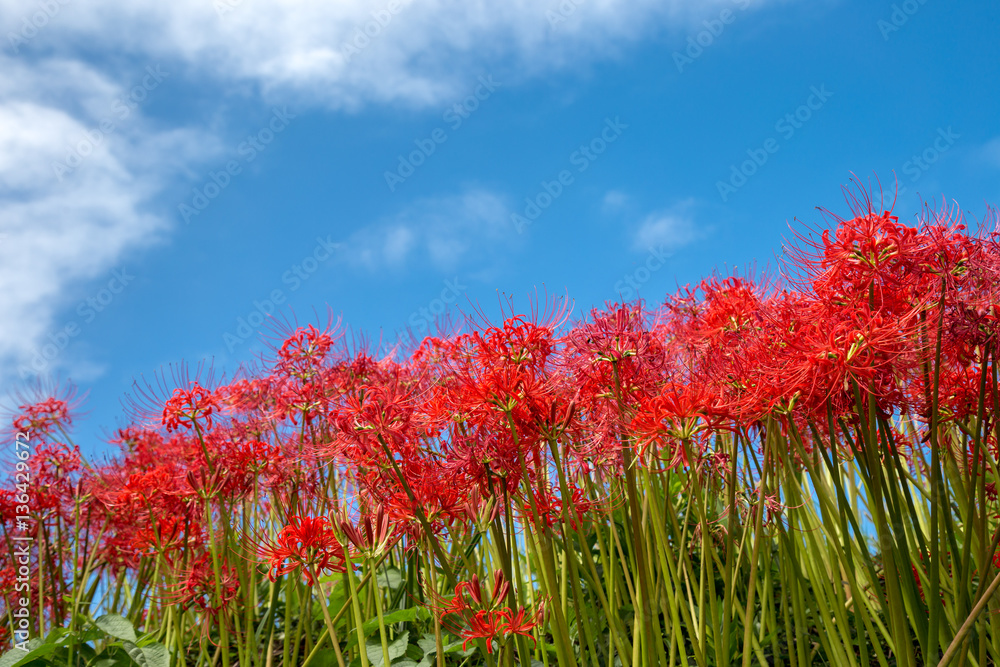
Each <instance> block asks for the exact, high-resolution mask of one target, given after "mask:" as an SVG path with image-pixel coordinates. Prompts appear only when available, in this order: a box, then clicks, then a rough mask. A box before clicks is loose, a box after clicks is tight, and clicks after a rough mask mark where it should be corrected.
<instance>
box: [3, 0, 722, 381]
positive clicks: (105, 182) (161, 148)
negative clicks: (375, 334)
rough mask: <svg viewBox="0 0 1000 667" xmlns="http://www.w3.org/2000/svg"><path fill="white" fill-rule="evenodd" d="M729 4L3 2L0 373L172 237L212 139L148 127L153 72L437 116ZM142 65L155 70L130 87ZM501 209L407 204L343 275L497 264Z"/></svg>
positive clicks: (496, 201) (190, 129)
mask: <svg viewBox="0 0 1000 667" xmlns="http://www.w3.org/2000/svg"><path fill="white" fill-rule="evenodd" d="M731 1H732V0H711V1H709V2H704V1H699V2H696V1H695V0H588V2H586V3H578V4H577V6H576V9H575V10H574V11H573V12H572V15H571V16H568V17H565V18H566V19H567V20H566V21H559V22H558V26H554V25H553V22H552V21H551V20H550V18H549V16H548V14H550V13H551V12H552V11H555V10H558V3H557V2H542V3H540V4H539V3H538V2H536V1H535V0H509V1H508V2H493V1H491V0H468V1H467V2H458V3H456V2H452V1H450V0H343V1H339V2H329V1H328V0H297V1H296V2H294V3H290V2H288V1H287V0H176V1H174V2H160V1H159V0H131V1H130V2H128V3H121V2H118V1H117V0H92V1H90V2H86V3H78V2H68V1H66V0H58V1H57V0H52V1H51V2H46V3H40V2H38V0H0V36H3V37H0V52H2V53H3V55H0V373H4V372H5V371H6V372H9V371H10V369H11V365H10V364H11V362H12V361H13V362H15V363H16V362H17V361H18V360H23V359H25V358H27V357H31V356H32V355H33V354H34V353H35V351H36V350H37V349H38V346H39V345H40V344H41V343H42V341H43V340H44V336H45V335H46V332H47V331H49V327H50V326H51V325H52V324H53V318H54V317H55V314H56V313H57V312H59V310H60V309H61V308H64V307H65V305H66V303H67V301H68V299H69V297H70V296H72V295H71V292H72V291H73V286H74V285H75V284H77V283H79V282H80V281H85V280H92V279H94V278H96V277H99V276H101V275H103V274H106V273H107V272H108V271H110V270H111V269H112V268H113V267H115V266H119V265H121V263H122V260H123V259H124V258H126V257H127V256H128V253H130V252H133V251H135V250H136V249H138V248H140V247H142V246H144V245H148V244H149V243H151V242H153V241H155V240H156V239H157V238H160V237H161V236H163V235H164V234H166V233H168V232H169V230H170V228H171V226H172V225H174V224H175V223H171V222H168V221H166V220H164V219H163V218H161V217H159V216H158V215H157V214H156V213H155V211H153V210H152V209H150V208H149V204H150V202H151V201H153V200H154V199H155V198H156V197H157V196H158V195H159V194H161V193H162V192H163V190H164V188H166V187H168V186H169V185H172V184H173V183H174V182H175V181H176V180H177V178H178V176H177V174H178V173H185V174H188V175H189V174H190V173H192V170H193V169H195V168H197V166H198V164H199V162H200V161H202V160H204V159H207V158H209V157H210V156H213V155H218V154H219V153H220V152H221V148H220V147H221V146H222V145H224V144H225V143H226V141H225V140H224V138H223V137H222V135H224V134H225V130H224V129H223V130H219V129H218V128H215V127H213V128H211V129H208V128H204V123H203V122H202V121H198V122H189V121H187V120H185V119H183V118H181V119H176V118H175V119H174V120H173V121H172V123H173V125H172V126H169V127H165V126H163V125H161V124H157V123H154V122H152V121H151V120H150V119H149V118H148V117H147V116H146V115H145V114H144V113H143V101H144V100H145V99H146V98H147V97H152V96H155V95H157V94H161V93H163V92H164V91H161V90H154V89H153V88H154V87H155V86H154V85H153V84H154V83H155V84H156V86H158V85H159V84H160V82H159V81H155V79H156V77H157V76H160V75H159V74H154V73H155V72H160V71H162V70H166V72H167V74H168V75H169V76H171V77H174V79H172V81H177V82H180V81H184V82H187V83H188V84H190V83H192V82H210V84H211V88H212V89H215V90H218V91H219V92H218V93H217V95H218V97H219V100H220V105H221V104H222V99H223V97H224V96H225V95H230V94H232V92H233V91H244V94H245V95H246V96H247V99H250V100H252V101H261V102H265V103H267V102H271V101H279V102H281V103H286V104H295V105H297V106H298V108H302V109H303V110H307V109H309V108H310V107H312V108H327V109H346V110H352V111H355V110H359V109H361V108H362V107H364V106H365V105H369V104H399V105H405V106H407V107H422V106H436V105H439V104H441V103H442V102H444V101H448V100H449V99H451V98H452V97H454V95H456V94H457V93H460V92H462V91H463V90H464V89H465V87H466V86H467V85H468V81H469V80H470V79H471V78H475V75H477V74H481V73H482V72H483V71H489V72H493V73H496V74H497V75H498V78H499V79H500V80H502V81H504V83H505V85H512V86H513V85H516V84H517V80H518V79H519V78H520V79H524V78H530V77H533V76H538V75H541V74H545V73H547V72H550V71H552V70H554V69H568V68H573V67H579V66H583V65H586V63H588V62H591V61H595V60H599V59H601V58H604V57H607V56H609V55H612V56H613V55H615V54H616V53H617V52H618V50H619V49H620V48H621V46H622V45H626V44H629V43H632V42H634V41H636V40H637V39H639V38H641V37H642V36H643V35H645V34H648V33H651V32H652V31H655V30H658V29H660V28H662V27H684V26H685V25H694V24H695V22H696V21H698V20H701V19H702V18H704V17H705V16H706V15H708V14H709V13H711V12H712V11H713V10H717V7H719V6H722V5H725V4H727V3H729V2H731ZM46 8H47V9H46ZM39 12H41V14H40V13H39ZM42 14H44V16H43V15H42ZM145 62H148V63H152V64H154V65H151V66H152V67H154V68H156V67H162V70H160V69H154V70H153V71H150V70H148V69H147V70H144V71H140V72H139V73H138V77H137V78H136V79H135V80H131V79H130V77H135V73H134V72H131V73H130V72H127V71H125V70H126V68H131V67H133V66H134V64H135V63H145ZM123 63H124V65H123ZM156 63H159V65H155V64H156ZM140 66H142V65H140ZM150 77H152V78H150ZM504 77H506V78H504ZM508 81H509V82H510V83H509V84H508ZM164 85H169V84H164ZM174 94H176V93H174ZM210 94H211V93H210ZM258 97H259V98H262V99H260V100H257V98H258ZM209 101H210V100H209ZM126 110H127V113H126ZM504 210H505V209H504V206H503V203H502V201H501V199H500V198H499V197H498V196H496V195H494V194H491V193H488V192H486V191H482V190H479V191H470V192H467V193H465V194H463V195H458V196H454V197H447V198H443V199H440V200H436V201H424V202H418V203H415V204H414V205H413V206H411V207H410V208H409V209H407V210H406V211H404V212H401V213H400V214H399V216H397V217H396V218H394V219H392V220H388V221H384V222H383V223H381V224H380V225H376V226H374V227H372V228H371V229H369V230H368V231H366V232H363V233H361V234H359V235H358V236H357V238H355V239H353V240H352V243H354V244H355V245H356V246H357V247H358V248H359V249H360V250H359V252H358V254H357V256H356V261H357V262H358V263H359V264H363V265H364V266H367V267H369V268H373V269H379V268H389V267H394V266H403V265H406V264H407V263H409V262H414V261H418V260H419V261H429V262H430V263H432V264H433V265H435V266H437V267H440V268H442V269H444V270H448V269H450V268H451V267H454V266H455V265H457V264H458V263H461V262H463V261H467V260H468V259H469V258H471V257H479V256H482V255H483V253H487V254H488V253H489V252H491V250H489V249H485V250H484V249H483V248H480V247H478V246H477V244H478V243H481V242H484V240H491V242H492V241H494V240H496V239H500V238H503V235H502V234H501V233H500V232H499V231H498V230H499V227H500V226H502V225H503V220H504V215H502V213H501V211H504ZM644 229H645V231H642V232H641V234H642V235H643V238H646V237H650V238H651V237H652V236H656V235H660V236H665V235H669V234H668V232H669V231H670V229H672V228H669V226H667V225H666V224H665V223H663V222H662V221H661V222H660V223H650V224H649V225H647V227H646V228H644ZM677 229H680V228H677ZM677 229H674V231H673V233H674V234H675V235H676V234H677V233H678V232H677ZM494 245H497V246H500V245H502V243H500V242H497V243H494ZM3 383H4V380H2V379H0V384H3Z"/></svg>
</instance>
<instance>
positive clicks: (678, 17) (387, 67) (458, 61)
mask: <svg viewBox="0 0 1000 667" xmlns="http://www.w3.org/2000/svg"><path fill="white" fill-rule="evenodd" d="M59 1H60V0H49V2H50V3H51V4H53V5H56V6H57V7H59V9H58V11H56V12H54V15H53V16H52V17H51V19H49V20H48V21H47V22H46V25H44V26H43V27H41V28H39V29H38V30H37V34H36V35H35V36H34V37H32V38H31V39H30V40H28V41H27V42H26V43H23V44H22V43H18V44H17V45H16V46H17V47H18V48H19V50H20V51H22V52H37V51H39V50H54V51H56V52H57V53H76V52H77V50H78V49H79V48H80V47H81V46H85V45H87V46H89V45H92V44H100V45H101V48H102V49H103V50H105V51H108V52H120V53H123V54H126V55H136V54H142V55H143V56H144V57H153V58H157V59H160V58H163V59H168V60H176V61H179V62H183V63H187V64H188V65H189V66H190V67H191V68H192V69H194V70H198V71H199V72H204V73H207V74H208V75H209V76H213V77H216V78H218V79H219V80H222V81H226V82H230V83H231V82H235V81H247V82H252V83H255V84H259V85H260V86H261V87H262V88H263V90H264V91H266V92H270V93H273V94H279V93H280V94H281V95H282V99H283V100H284V101H290V100H288V99H287V97H288V95H289V94H295V95H297V96H300V97H302V98H305V99H306V100H314V101H316V102H319V103H322V104H326V105H329V106H332V107H337V108H340V107H356V106H357V105H359V104H360V103H362V102H364V101H379V102H405V103H408V104H418V105H420V104H437V103H439V102H440V101H442V99H443V98H446V97H448V96H449V95H451V94H454V93H455V92H456V91H458V90H460V89H461V86H462V85H463V82H464V83H466V84H467V79H468V74H469V72H470V71H475V69H476V68H477V67H482V66H484V65H486V64H490V66H491V67H492V65H493V64H496V63H497V62H498V61H500V60H501V59H505V60H506V61H507V62H508V69H509V71H510V72H511V73H515V72H516V73H523V74H525V75H529V76H530V75H531V74H536V73H538V72H541V71H548V70H550V69H552V68H560V67H566V66H577V65H579V64H580V63H581V62H582V61H586V60H592V59H594V58H599V57H602V56H604V55H607V53H609V52H613V51H614V50H615V49H616V47H617V46H618V45H620V44H621V43H624V42H628V41H634V40H637V39H638V38H640V37H642V35H643V34H645V33H649V32H650V31H652V30H655V29H657V28H658V27H661V26H663V25H664V24H667V25H675V26H676V25H678V24H681V25H688V24H691V23H693V22H694V21H695V20H697V19H701V18H704V17H705V16H708V15H709V14H710V13H711V12H712V11H713V10H714V11H717V9H715V7H717V6H719V5H730V4H732V0H702V1H700V2H696V1H695V0H586V1H581V2H579V3H569V4H570V5H571V6H572V11H569V12H567V11H566V9H565V5H566V4H567V3H562V5H563V6H564V8H563V10H562V13H560V2H557V1H554V0H550V1H545V0H543V1H542V2H539V1H538V0H506V1H505V2H497V1H496V0H464V1H462V2H456V1H455V0H392V1H390V0H337V1H336V2H330V0H172V1H171V2H162V1H161V0H130V1H129V2H128V3H122V2H120V1H119V0H88V2H86V3H83V2H71V0H61V1H62V2H64V3H66V4H65V5H60V4H59ZM38 8H39V5H38V3H37V0H31V1H26V0H0V16H3V17H6V18H4V19H0V34H3V35H7V36H8V39H7V41H8V42H10V41H11V39H10V37H9V35H11V34H14V35H18V33H19V32H20V31H21V30H22V29H23V25H24V24H23V21H24V20H25V18H27V17H30V16H31V15H32V14H34V13H35V12H37V10H38ZM391 9H396V10H397V11H396V12H392V11H390V10H391ZM563 15H565V19H566V20H565V21H553V16H557V17H562V16H563ZM366 30H367V34H366V32H365V31H366ZM8 47H9V48H10V45H8ZM349 47H353V50H352V49H351V48H349Z"/></svg>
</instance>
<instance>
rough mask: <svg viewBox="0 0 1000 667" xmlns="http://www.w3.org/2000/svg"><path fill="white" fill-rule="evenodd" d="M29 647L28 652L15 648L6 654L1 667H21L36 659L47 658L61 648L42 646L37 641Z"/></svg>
mask: <svg viewBox="0 0 1000 667" xmlns="http://www.w3.org/2000/svg"><path fill="white" fill-rule="evenodd" d="M28 647H29V648H28V650H27V651H22V650H21V649H19V648H15V649H11V650H10V651H7V652H6V653H4V654H3V655H2V656H0V667H20V665H26V664H27V663H29V662H31V661H32V660H35V659H36V658H42V657H45V656H47V655H49V654H50V653H52V652H53V651H55V650H56V649H57V648H59V647H58V646H57V645H56V644H42V643H41V642H39V641H38V640H37V639H33V640H31V641H30V642H28Z"/></svg>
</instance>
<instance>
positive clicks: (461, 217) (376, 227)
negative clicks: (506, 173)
mask: <svg viewBox="0 0 1000 667" xmlns="http://www.w3.org/2000/svg"><path fill="white" fill-rule="evenodd" d="M508 218H509V214H508V208H507V206H506V204H505V202H504V199H503V197H502V196H500V195H498V194H496V193H494V192H491V191H489V190H484V189H479V188H474V189H470V190H468V191H466V192H464V193H462V194H458V195H449V196H444V197H438V198H426V199H420V200H417V201H415V202H414V203H412V204H410V205H408V206H406V207H405V208H403V209H402V210H400V211H399V212H398V213H396V214H395V215H393V216H391V217H389V218H387V219H384V220H380V221H377V222H375V223H373V224H371V225H369V226H367V227H365V228H363V229H362V230H360V231H359V232H357V233H355V234H354V235H353V236H352V237H351V238H350V239H349V240H348V241H347V242H346V244H345V249H344V257H345V259H347V260H348V262H350V263H352V264H354V265H355V266H360V267H363V268H365V269H367V270H369V271H382V270H400V269H402V268H405V267H406V266H409V265H414V264H425V265H426V264H429V265H430V266H431V267H433V268H435V269H437V270H440V271H451V270H454V269H455V268H457V267H458V266H459V265H461V264H463V263H469V262H472V261H476V262H483V261H485V260H487V259H488V258H489V257H490V256H491V255H493V254H495V252H496V251H498V250H499V249H500V248H502V247H504V246H505V245H506V244H507V243H508V242H509V241H510V239H511V229H510V221H509V219H508Z"/></svg>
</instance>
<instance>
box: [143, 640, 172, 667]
mask: <svg viewBox="0 0 1000 667" xmlns="http://www.w3.org/2000/svg"><path fill="white" fill-rule="evenodd" d="M141 650H142V656H143V657H144V658H146V664H147V665H148V666H149V667H170V652H169V651H167V647H166V646H164V645H163V644H160V643H156V644H149V645H147V646H143V647H142V649H141Z"/></svg>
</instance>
